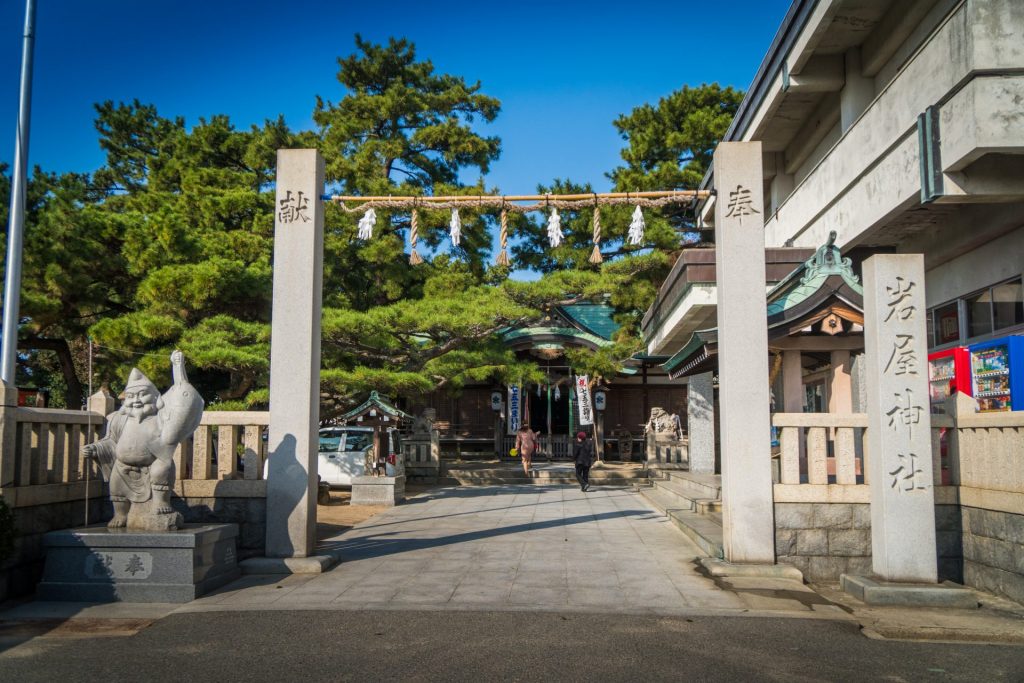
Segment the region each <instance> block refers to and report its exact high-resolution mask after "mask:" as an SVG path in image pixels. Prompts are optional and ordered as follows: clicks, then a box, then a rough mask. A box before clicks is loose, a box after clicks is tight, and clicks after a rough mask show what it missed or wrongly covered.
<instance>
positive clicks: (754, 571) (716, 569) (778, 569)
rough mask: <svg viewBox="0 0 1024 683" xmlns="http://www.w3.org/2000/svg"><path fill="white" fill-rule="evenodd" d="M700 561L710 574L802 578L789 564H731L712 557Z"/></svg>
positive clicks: (800, 579)
mask: <svg viewBox="0 0 1024 683" xmlns="http://www.w3.org/2000/svg"><path fill="white" fill-rule="evenodd" d="M700 563H701V565H702V566H703V567H704V569H706V570H707V572H708V573H709V574H711V576H733V577H740V576H743V577H754V578H761V579H790V580H792V581H799V582H801V583H803V580H804V575H803V573H802V572H801V571H800V570H799V569H797V568H796V567H794V566H793V565H791V564H733V563H732V562H727V561H726V560H719V559H716V558H713V557H702V558H700Z"/></svg>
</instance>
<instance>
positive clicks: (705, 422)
mask: <svg viewBox="0 0 1024 683" xmlns="http://www.w3.org/2000/svg"><path fill="white" fill-rule="evenodd" d="M687 390H688V392H687V401H686V430H687V432H689V435H690V471H691V472H694V473H697V474H714V473H715V389H714V385H713V383H712V373H710V372H702V373H701V374H699V375H693V376H692V377H690V378H689V382H688V384H687Z"/></svg>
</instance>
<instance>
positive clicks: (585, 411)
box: [576, 375, 594, 427]
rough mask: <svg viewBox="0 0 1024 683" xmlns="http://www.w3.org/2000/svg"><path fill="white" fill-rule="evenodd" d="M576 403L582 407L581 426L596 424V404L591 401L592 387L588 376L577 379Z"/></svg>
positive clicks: (579, 376)
mask: <svg viewBox="0 0 1024 683" xmlns="http://www.w3.org/2000/svg"><path fill="white" fill-rule="evenodd" d="M576 401H577V403H578V404H579V407H580V426H581V427H582V426H583V425H592V424H594V404H593V403H592V402H591V400H590V385H589V383H588V382H587V376H586V375H578V376H577V377H576Z"/></svg>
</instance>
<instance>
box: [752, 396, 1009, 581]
mask: <svg viewBox="0 0 1024 683" xmlns="http://www.w3.org/2000/svg"><path fill="white" fill-rule="evenodd" d="M970 404H971V402H970V401H969V400H968V401H966V402H964V403H963V404H962V407H960V408H959V410H958V409H957V408H958V406H957V405H954V404H952V403H950V404H948V410H949V412H950V413H951V414H947V415H931V430H932V438H931V443H932V452H931V458H932V464H933V468H932V469H933V479H934V480H933V485H934V487H935V520H936V539H937V546H938V561H939V572H940V576H941V577H942V578H948V579H952V580H955V581H960V582H964V583H967V584H968V585H972V586H977V587H979V588H983V589H985V590H988V591H991V592H994V593H998V594H1001V595H1005V596H1007V597H1010V598H1011V599H1014V600H1017V601H1024V562H1022V561H1021V559H1020V558H1024V412H1000V413H975V412H973V409H972V408H971V407H970ZM772 424H773V425H774V426H775V427H776V428H778V430H779V441H780V448H779V452H778V455H777V460H778V466H777V468H776V475H775V479H776V483H775V485H774V506H775V536H776V555H777V556H778V559H779V561H780V562H789V563H791V564H794V565H796V566H797V567H798V568H799V569H801V571H803V572H804V575H805V576H806V577H807V578H808V579H809V580H818V581H834V580H837V579H838V577H839V574H841V573H844V572H845V573H851V574H870V573H871V514H870V503H871V495H870V491H871V489H870V485H871V483H872V482H870V481H869V480H868V477H867V471H868V469H867V466H866V464H867V458H870V457H871V454H870V453H868V452H866V450H867V449H866V443H867V440H866V438H865V436H866V433H867V429H868V420H867V415H865V414H863V413H853V414H845V415H843V414H828V413H776V414H774V415H773V416H772Z"/></svg>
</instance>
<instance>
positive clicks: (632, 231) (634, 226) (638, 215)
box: [626, 204, 646, 247]
mask: <svg viewBox="0 0 1024 683" xmlns="http://www.w3.org/2000/svg"><path fill="white" fill-rule="evenodd" d="M644 227H646V226H644V212H643V211H641V210H640V205H639V204H637V205H636V209H634V210H633V220H632V221H631V222H630V224H629V234H628V235H627V236H626V239H627V240H628V241H629V243H630V244H631V245H633V246H634V247H636V246H639V245H640V244H642V243H643V241H644Z"/></svg>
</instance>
